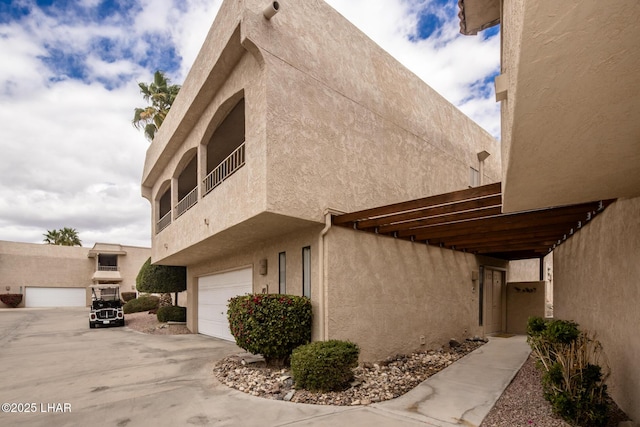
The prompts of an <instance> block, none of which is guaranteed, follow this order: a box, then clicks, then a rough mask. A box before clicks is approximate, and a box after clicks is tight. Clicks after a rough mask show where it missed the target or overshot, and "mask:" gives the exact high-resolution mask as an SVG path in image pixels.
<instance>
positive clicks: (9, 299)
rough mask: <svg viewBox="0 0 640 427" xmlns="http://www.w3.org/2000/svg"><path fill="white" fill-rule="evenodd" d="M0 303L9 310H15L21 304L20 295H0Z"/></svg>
mask: <svg viewBox="0 0 640 427" xmlns="http://www.w3.org/2000/svg"><path fill="white" fill-rule="evenodd" d="M0 301H2V302H3V303H5V304H6V305H8V306H9V307H11V308H16V307H17V306H18V305H20V303H21V302H22V294H1V295H0Z"/></svg>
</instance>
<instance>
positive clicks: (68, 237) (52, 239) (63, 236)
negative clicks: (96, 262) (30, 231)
mask: <svg viewBox="0 0 640 427" xmlns="http://www.w3.org/2000/svg"><path fill="white" fill-rule="evenodd" d="M43 236H44V242H45V243H47V244H49V245H61V246H82V242H81V241H80V238H79V237H78V231H77V230H76V229H75V228H69V227H64V228H61V229H60V230H47V233H46V234H43Z"/></svg>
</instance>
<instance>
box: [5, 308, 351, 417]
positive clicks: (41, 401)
mask: <svg viewBox="0 0 640 427" xmlns="http://www.w3.org/2000/svg"><path fill="white" fill-rule="evenodd" d="M238 351H240V349H239V348H238V347H236V346H235V345H234V344H232V343H230V342H227V341H222V340H218V339H215V338H209V337H205V336H201V335H169V336H160V335H145V334H142V333H139V332H135V331H133V330H129V329H128V328H126V327H125V328H99V329H89V325H88V309H87V308H68V309H6V310H0V361H1V363H0V378H2V380H1V381H0V403H2V404H5V403H9V404H12V405H13V406H14V408H13V409H15V410H19V409H21V410H22V411H21V412H4V410H5V409H6V408H5V407H3V412H1V413H0V425H11V426H39V425H42V426H44V425H46V426H49V425H55V426H58V427H59V426H78V425H100V426H120V427H122V426H142V425H159V426H164V425H167V426H178V425H180V426H186V425H215V426H241V425H242V426H251V425H260V426H276V425H286V424H290V423H294V424H297V421H302V420H305V419H309V418H314V417H318V416H319V417H321V418H322V417H323V415H329V414H332V413H336V412H341V411H343V410H345V409H347V408H336V407H319V406H312V405H299V404H291V403H286V402H277V401H269V400H265V399H260V398H255V397H252V396H248V395H246V394H244V393H240V392H238V391H235V390H231V389H229V388H228V387H225V386H223V385H221V384H220V383H218V382H217V381H216V380H215V378H214V377H213V375H212V373H211V371H212V367H213V364H214V363H215V361H216V360H219V359H220V358H222V357H225V356H227V355H230V354H233V353H236V352H238ZM32 404H35V406H33V405H32ZM20 405H21V406H20ZM26 405H29V408H28V409H26ZM34 408H35V413H34V412H32V413H25V410H33V409H34ZM303 424H304V421H302V425H303Z"/></svg>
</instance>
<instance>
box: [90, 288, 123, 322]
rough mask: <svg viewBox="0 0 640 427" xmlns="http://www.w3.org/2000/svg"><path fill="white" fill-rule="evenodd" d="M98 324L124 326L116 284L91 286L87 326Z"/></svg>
mask: <svg viewBox="0 0 640 427" xmlns="http://www.w3.org/2000/svg"><path fill="white" fill-rule="evenodd" d="M98 325H106V326H124V312H123V311H122V301H121V300H120V287H119V286H118V285H93V286H91V311H90V312H89V327H90V328H92V329H93V328H95V327H96V326H98Z"/></svg>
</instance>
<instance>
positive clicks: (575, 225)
mask: <svg viewBox="0 0 640 427" xmlns="http://www.w3.org/2000/svg"><path fill="white" fill-rule="evenodd" d="M501 200H502V193H501V184H500V183H496V184H490V185H485V186H481V187H474V188H470V189H467V190H461V191H455V192H452V193H446V194H440V195H436V196H431V197H426V198H423V199H418V200H412V201H408V202H403V203H396V204H393V205H387V206H382V207H378V208H373V209H367V210H363V211H359V212H353V213H348V214H342V215H335V216H333V224H334V225H338V226H343V227H349V228H353V229H355V230H362V231H368V232H371V233H375V234H380V235H386V236H391V237H394V238H399V239H405V240H409V241H412V242H417V243H426V244H429V245H435V246H439V247H442V248H447V249H453V250H458V251H464V252H470V253H473V254H477V255H486V256H491V257H495V258H500V259H506V260H516V259H529V258H540V257H543V256H545V255H547V254H548V253H549V252H551V251H552V250H553V249H554V248H555V247H557V246H558V245H560V244H562V242H564V241H565V240H566V239H568V238H569V237H570V236H571V235H573V234H575V233H576V232H578V230H580V229H581V228H582V227H584V226H585V225H586V224H587V223H588V222H589V221H590V220H591V219H592V218H593V217H594V216H595V215H597V214H598V213H600V212H601V211H602V210H604V209H605V208H606V207H607V206H608V205H609V204H611V203H612V202H613V201H612V200H606V201H597V202H590V203H583V204H579V205H573V206H562V207H554V208H547V209H538V210H532V211H525V212H518V213H502V202H501Z"/></svg>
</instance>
